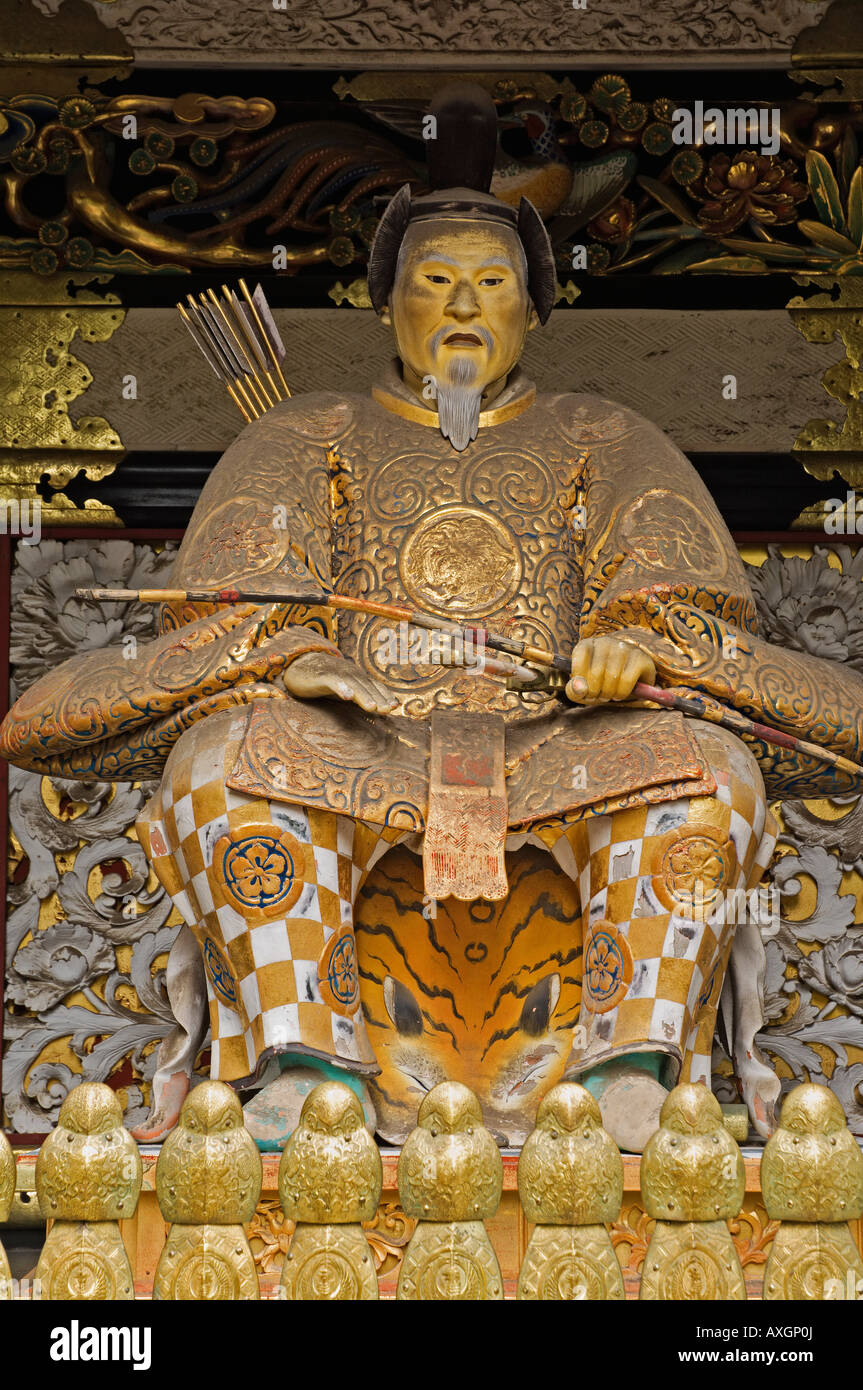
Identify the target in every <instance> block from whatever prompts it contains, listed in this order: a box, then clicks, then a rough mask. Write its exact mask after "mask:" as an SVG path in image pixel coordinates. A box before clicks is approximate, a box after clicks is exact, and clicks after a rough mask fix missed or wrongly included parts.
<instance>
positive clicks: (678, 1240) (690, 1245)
mask: <svg viewBox="0 0 863 1390" xmlns="http://www.w3.org/2000/svg"><path fill="white" fill-rule="evenodd" d="M659 1126H660V1127H659V1129H658V1130H656V1132H655V1133H654V1134H653V1135H651V1137H650V1139H648V1141H647V1144H646V1146H645V1149H644V1153H643V1154H642V1158H641V1191H642V1195H643V1197H644V1209H645V1211H646V1212H647V1215H648V1216H652V1217H654V1218H655V1220H656V1225H655V1226H654V1228H653V1234H652V1235H651V1237H650V1244H649V1245H648V1247H647V1253H646V1255H645V1257H644V1263H643V1265H642V1269H641V1289H640V1292H639V1297H640V1298H642V1299H660V1300H672V1301H680V1300H702V1299H735V1300H739V1299H745V1298H746V1283H745V1280H744V1278H743V1269H742V1267H741V1264H740V1258H739V1256H738V1254H737V1251H736V1250H735V1248H734V1242H733V1240H732V1239H731V1234H730V1232H729V1229H728V1226H727V1224H726V1223H727V1221H728V1219H729V1218H732V1217H735V1216H737V1215H738V1213H739V1211H740V1207H741V1204H742V1202H743V1192H744V1187H745V1177H746V1173H745V1169H744V1165H743V1157H742V1155H741V1153H740V1150H739V1149H738V1147H737V1145H736V1144H735V1142H734V1140H733V1139H732V1137H731V1135H730V1134H729V1133H728V1131H727V1129H726V1128H725V1126H724V1124H723V1122H722V1111H721V1110H720V1108H719V1102H718V1101H717V1100H716V1098H715V1097H714V1096H713V1095H712V1094H711V1093H710V1091H709V1090H708V1089H707V1087H706V1086H703V1085H700V1084H699V1085H693V1084H690V1083H687V1084H684V1085H681V1086H675V1088H674V1090H673V1091H671V1092H670V1093H669V1095H668V1097H667V1099H666V1100H665V1102H664V1104H663V1106H662V1109H661V1110H660V1112H659Z"/></svg>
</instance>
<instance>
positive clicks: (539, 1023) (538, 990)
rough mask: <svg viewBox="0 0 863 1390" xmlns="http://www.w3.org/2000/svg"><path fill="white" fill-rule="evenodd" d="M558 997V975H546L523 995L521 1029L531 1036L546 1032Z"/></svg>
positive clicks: (536, 1036) (538, 1035)
mask: <svg viewBox="0 0 863 1390" xmlns="http://www.w3.org/2000/svg"><path fill="white" fill-rule="evenodd" d="M559 998H560V976H559V975H556V974H555V975H546V977H545V979H543V980H540V982H539V984H538V985H534V987H533V989H532V990H530V991H529V993H528V994H527V996H526V997H525V1001H524V1004H523V1005H522V1010H521V1025H520V1026H521V1031H522V1032H523V1033H527V1035H528V1037H531V1038H538V1037H540V1036H541V1035H542V1034H543V1033H544V1032H546V1030H547V1028H548V1023H549V1019H550V1018H551V1016H552V1014H553V1013H554V1010H555V1006H556V1004H557V1001H558V999H559Z"/></svg>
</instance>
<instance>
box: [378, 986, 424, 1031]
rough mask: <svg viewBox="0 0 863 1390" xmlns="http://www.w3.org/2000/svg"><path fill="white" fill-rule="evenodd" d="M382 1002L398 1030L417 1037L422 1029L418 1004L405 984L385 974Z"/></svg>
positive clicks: (421, 1018)
mask: <svg viewBox="0 0 863 1390" xmlns="http://www.w3.org/2000/svg"><path fill="white" fill-rule="evenodd" d="M384 1003H385V1004H386V1006H387V1013H388V1014H389V1016H390V1018H391V1019H392V1021H393V1023H394V1024H395V1026H396V1028H397V1029H398V1031H399V1032H400V1033H402V1034H404V1035H405V1036H407V1037H417V1036H418V1035H419V1034H420V1033H421V1032H422V1030H423V1016H422V1011H421V1010H420V1006H419V1004H418V1003H417V1001H416V999H415V998H414V996H413V995H412V994H411V992H410V990H409V989H408V987H407V985H403V984H402V983H401V982H400V981H399V980H396V979H394V978H393V976H392V975H387V977H386V979H385V980H384Z"/></svg>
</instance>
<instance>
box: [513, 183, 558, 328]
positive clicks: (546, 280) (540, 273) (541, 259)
mask: <svg viewBox="0 0 863 1390" xmlns="http://www.w3.org/2000/svg"><path fill="white" fill-rule="evenodd" d="M518 235H519V237H520V238H521V244H522V246H523V247H524V254H525V256H526V257H527V289H528V293H529V295H530V297H531V299H532V300H533V303H534V307H535V309H536V312H537V314H538V315H539V321H540V323H545V321H546V319H547V318H548V316H549V314H550V313H551V310H552V306H553V305H554V296H555V292H556V290H557V271H556V269H555V264H554V252H553V250H552V248H551V239H550V237H549V235H548V232H547V231H546V229H545V223H544V222H543V220H542V218H541V217H540V215H539V213H538V212H537V210H536V208H535V207H534V205H533V203H531V202H529V201H528V199H527V198H522V200H521V202H520V203H519V205H518Z"/></svg>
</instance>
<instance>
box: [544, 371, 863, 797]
mask: <svg viewBox="0 0 863 1390" xmlns="http://www.w3.org/2000/svg"><path fill="white" fill-rule="evenodd" d="M558 408H559V409H560V410H563V411H564V412H565V414H564V418H565V428H566V429H567V432H568V433H569V434H570V435H571V437H572V438H573V439H574V440H577V442H578V443H579V444H580V445H581V446H582V447H583V448H585V449H586V453H587V457H586V461H585V465H584V470H583V476H582V480H581V491H580V497H579V507H580V510H579V517H578V519H579V521H580V522H581V524H580V525H579V526H574V527H573V534H574V540H575V544H576V550H577V553H578V557H579V560H580V564H581V567H582V574H583V597H582V610H581V618H580V626H579V636H580V637H582V638H583V637H591V636H595V635H598V634H600V633H604V632H614V633H616V634H618V635H619V636H621V637H622V638H624V639H626V640H629V641H631V642H635V643H637V644H638V645H639V646H641V647H643V648H644V649H645V650H646V651H649V653H650V655H651V656H652V658H653V660H654V662H655V663H656V668H657V678H658V681H659V683H660V684H661V685H663V686H666V687H674V688H676V689H678V690H680V691H681V693H687V692H691V693H694V694H700V695H703V696H708V697H710V698H712V699H713V700H716V701H718V702H720V703H721V704H722V705H725V706H731V707H733V708H734V709H737V710H739V711H740V712H741V713H743V714H746V715H748V716H749V717H750V718H751V719H754V720H756V721H758V722H760V723H763V724H766V725H769V726H772V727H773V728H776V729H779V730H781V731H783V732H785V733H789V734H792V735H794V736H795V737H797V738H802V739H806V740H808V741H810V742H812V743H815V744H819V745H821V746H823V747H825V748H828V749H830V750H831V751H832V752H835V753H840V754H844V755H845V757H848V758H851V759H852V760H853V761H855V762H860V761H861V756H863V678H861V676H860V675H858V674H857V672H855V671H853V670H851V669H850V668H849V667H848V666H844V665H839V664H837V663H834V662H830V661H824V660H821V659H819V658H818V657H815V656H810V655H808V654H806V653H802V652H796V651H791V650H788V649H786V648H784V647H778V646H775V645H773V644H772V643H769V642H765V641H763V640H762V639H761V638H759V637H758V636H757V634H756V627H757V622H756V611H755V605H754V601H753V599H752V594H751V591H750V589H749V585H748V583H747V580H746V573H745V570H744V567H743V563H742V561H741V559H740V557H739V555H738V553H737V550H736V548H735V546H734V542H733V541H732V539H731V536H730V535H729V533H728V531H727V529H726V527H725V524H724V522H723V520H722V518H721V516H720V514H719V512H718V510H717V508H716V505H715V503H714V502H713V499H712V498H711V497H710V495H709V493H708V492H707V489H706V488H705V487H704V484H703V483H702V482H701V480H700V478H699V477H698V475H697V474H696V473H695V471H694V469H693V468H692V466H691V464H690V463H689V461H688V459H686V458H685V456H684V455H683V454H682V453H681V452H680V451H679V450H678V449H677V448H675V446H674V445H673V444H672V443H671V442H670V441H669V440H668V439H667V438H666V437H665V435H664V434H663V433H662V431H661V430H659V429H657V428H656V426H654V425H651V424H649V423H648V422H647V421H646V420H643V419H641V418H640V416H638V415H636V414H635V413H634V412H632V411H629V410H626V409H624V408H623V407H621V406H615V405H612V404H610V403H609V402H607V401H601V400H599V399H598V398H597V397H593V396H567V397H563V398H562V400H561V403H560V405H559V407H558ZM747 742H750V743H751V746H752V748H753V751H754V752H755V754H756V756H757V757H758V761H759V763H760V765H761V769H762V772H763V773H764V777H765V782H766V785H767V790H768V793H769V794H771V795H775V796H782V797H789V796H801V797H802V796H829V795H837V794H839V793H842V792H847V791H857V792H859V791H861V790H863V788H861V786H860V785H859V782H858V781H857V780H856V779H855V778H853V777H852V776H850V775H849V774H847V773H841V772H837V771H835V769H833V768H832V767H830V766H829V765H828V764H826V763H822V762H820V761H818V760H817V759H815V758H814V757H808V756H806V755H804V754H802V753H799V752H797V751H795V750H791V749H787V748H777V747H776V746H774V745H770V744H767V743H765V742H763V741H761V740H757V739H752V740H747Z"/></svg>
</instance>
